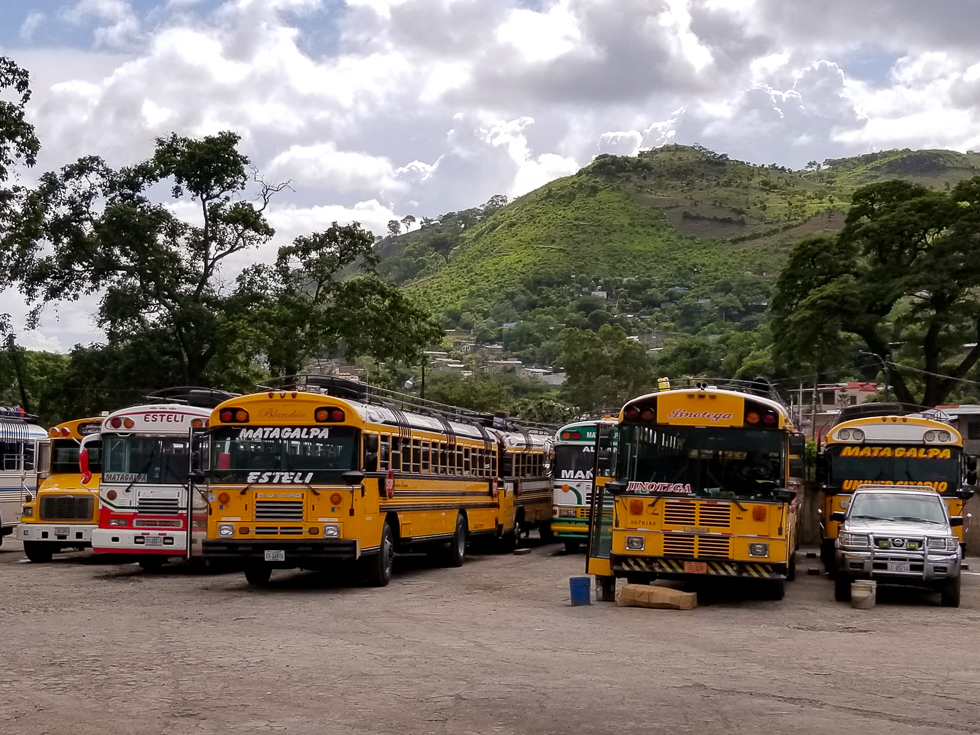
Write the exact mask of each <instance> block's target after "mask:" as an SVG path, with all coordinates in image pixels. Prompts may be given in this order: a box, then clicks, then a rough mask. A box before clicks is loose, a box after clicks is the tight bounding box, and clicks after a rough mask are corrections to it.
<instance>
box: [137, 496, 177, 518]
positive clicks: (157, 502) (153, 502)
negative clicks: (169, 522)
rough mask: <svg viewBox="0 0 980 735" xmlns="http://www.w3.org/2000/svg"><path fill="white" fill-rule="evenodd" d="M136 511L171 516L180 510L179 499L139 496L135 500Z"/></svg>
mask: <svg viewBox="0 0 980 735" xmlns="http://www.w3.org/2000/svg"><path fill="white" fill-rule="evenodd" d="M136 511H137V512H138V513H147V514H150V515H161V516H173V515H177V514H178V513H179V512H180V500H178V499H177V498H140V499H139V500H138V501H137V502H136Z"/></svg>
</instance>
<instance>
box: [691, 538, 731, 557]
mask: <svg viewBox="0 0 980 735" xmlns="http://www.w3.org/2000/svg"><path fill="white" fill-rule="evenodd" d="M698 556H699V557H703V556H713V557H716V558H718V559H727V558H728V557H729V542H728V539H727V538H718V537H717V536H698Z"/></svg>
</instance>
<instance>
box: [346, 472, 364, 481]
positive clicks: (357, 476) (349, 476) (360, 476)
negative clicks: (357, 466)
mask: <svg viewBox="0 0 980 735" xmlns="http://www.w3.org/2000/svg"><path fill="white" fill-rule="evenodd" d="M343 478H344V484H346V485H360V484H361V483H362V482H364V473H363V472H361V471H360V470H348V471H347V472H345V473H344V474H343Z"/></svg>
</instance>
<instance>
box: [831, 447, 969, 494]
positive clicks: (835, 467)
mask: <svg viewBox="0 0 980 735" xmlns="http://www.w3.org/2000/svg"><path fill="white" fill-rule="evenodd" d="M960 452H961V450H960V448H959V447H942V448H940V447H926V446H907V445H876V446H860V445H845V446H840V445H837V446H833V447H831V449H830V457H831V459H830V472H831V480H832V484H833V485H834V486H835V487H839V488H842V489H844V490H855V489H857V488H858V486H860V485H865V484H868V485H870V484H878V485H882V484H884V485H892V484H895V485H901V484H904V485H929V486H930V487H934V488H935V489H936V490H939V491H940V492H943V491H945V490H953V489H956V488H957V487H958V485H959V481H958V478H959V476H960Z"/></svg>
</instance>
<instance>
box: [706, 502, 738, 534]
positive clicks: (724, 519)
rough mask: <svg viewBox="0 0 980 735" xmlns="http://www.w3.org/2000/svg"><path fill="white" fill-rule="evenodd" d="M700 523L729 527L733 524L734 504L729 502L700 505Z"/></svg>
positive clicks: (716, 526)
mask: <svg viewBox="0 0 980 735" xmlns="http://www.w3.org/2000/svg"><path fill="white" fill-rule="evenodd" d="M698 525H699V526H714V527H715V528H728V527H729V526H731V525H732V506H730V505H729V504H728V503H720V504H717V505H716V504H714V503H711V504H708V503H700V504H699V505H698Z"/></svg>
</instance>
